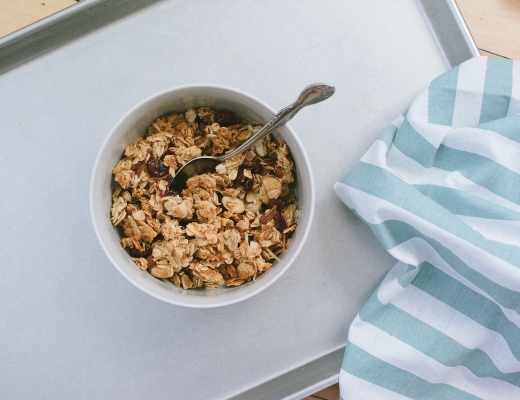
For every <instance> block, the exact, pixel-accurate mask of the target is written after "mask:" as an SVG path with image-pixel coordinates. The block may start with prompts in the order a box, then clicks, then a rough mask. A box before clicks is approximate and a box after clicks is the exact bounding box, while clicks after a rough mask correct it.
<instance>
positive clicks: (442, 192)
mask: <svg viewBox="0 0 520 400" xmlns="http://www.w3.org/2000/svg"><path fill="white" fill-rule="evenodd" d="M413 187H414V188H416V189H417V190H419V191H420V192H421V193H422V194H424V195H425V196H428V197H429V198H430V199H432V200H434V201H435V202H436V203H438V204H440V205H441V206H442V207H444V208H445V209H446V210H448V211H449V212H451V213H453V214H455V215H465V216H468V217H478V218H487V219H499V220H506V221H520V213H519V212H516V211H513V210H511V209H509V208H507V207H502V206H500V205H497V204H495V203H493V202H492V201H489V200H486V199H483V198H482V197H478V196H475V195H474V194H471V193H468V192H465V191H464V190H460V189H454V188H447V187H444V186H437V185H413Z"/></svg>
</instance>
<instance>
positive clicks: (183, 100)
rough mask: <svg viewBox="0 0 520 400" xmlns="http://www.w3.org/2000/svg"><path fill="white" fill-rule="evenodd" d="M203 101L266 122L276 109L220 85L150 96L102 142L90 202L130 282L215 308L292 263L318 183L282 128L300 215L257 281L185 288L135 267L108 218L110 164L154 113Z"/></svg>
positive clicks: (105, 242)
mask: <svg viewBox="0 0 520 400" xmlns="http://www.w3.org/2000/svg"><path fill="white" fill-rule="evenodd" d="M202 106H208V107H211V108H215V109H220V108H228V109H230V110H233V111H234V112H236V113H237V114H238V115H239V116H241V117H244V118H246V119H248V120H250V121H258V122H260V123H262V124H264V123H265V122H267V121H268V120H269V119H270V118H271V117H272V116H273V115H274V114H275V111H274V110H273V109H271V108H270V107H269V106H267V105H266V104H264V103H262V102H261V101H259V100H257V99H255V98H254V97H252V96H250V95H247V94H245V93H242V92H239V91H236V90H232V89H228V88H223V87H218V86H204V87H202V86H197V87H194V86H190V87H181V88H177V89H172V90H168V91H165V92H162V93H160V94H158V95H155V96H153V97H150V98H148V99H146V100H144V101H143V102H142V103H140V104H138V105H137V106H136V107H134V108H133V109H132V110H130V111H129V112H128V113H127V114H126V115H125V116H124V117H122V118H121V120H120V121H119V122H118V123H117V125H116V126H115V127H114V128H113V130H112V131H111V132H110V134H109V136H108V137H107V138H106V140H105V142H104V143H103V146H102V148H101V151H100V153H99V154H98V158H97V160H96V163H95V166H94V171H93V174H92V181H91V190H90V205H91V213H92V220H93V223H94V228H95V230H96V233H97V235H98V239H99V241H100V243H101V245H102V247H103V249H104V250H105V253H106V254H107V256H108V257H109V258H110V260H111V261H112V263H113V264H114V265H115V267H116V268H117V269H118V270H119V271H120V272H121V273H122V274H123V275H124V276H125V277H126V278H127V279H128V280H129V281H130V282H132V283H133V284H134V285H136V286H137V287H139V288H140V289H142V290H143V291H145V292H147V293H148V294H150V295H152V296H154V297H156V298H159V299H161V300H164V301H167V302H170V303H174V304H178V305H184V306H191V307H215V306H221V305H225V304H231V303H235V302H237V301H240V300H243V299H245V298H248V297H250V296H252V295H254V294H255V293H258V292H259V291H261V290H263V289H264V288H265V287H267V286H269V285H270V284H271V283H272V282H274V281H275V280H276V279H277V278H278V277H279V276H280V275H281V274H282V273H283V272H284V271H285V270H286V269H287V268H288V267H289V265H290V264H291V263H292V261H293V260H294V258H295V257H296V255H297V253H298V252H299V250H300V249H301V247H302V245H303V242H304V241H305V238H306V236H307V233H308V231H309V228H310V224H311V220H312V213H313V206H314V188H313V180H312V174H311V170H310V166H309V162H308V159H307V156H306V154H305V151H304V149H303V147H302V145H301V143H300V141H299V140H298V138H297V136H296V135H295V133H294V132H293V131H292V129H290V128H289V127H288V126H287V125H286V126H284V127H282V128H279V129H278V130H277V131H275V132H274V134H273V135H274V136H275V137H276V138H277V139H280V138H283V139H284V140H285V141H286V142H287V144H288V146H289V149H290V152H291V155H292V157H293V160H294V162H295V166H296V177H295V178H296V179H295V180H296V185H295V187H296V198H297V201H298V208H299V209H300V213H301V215H300V220H299V223H298V226H297V227H296V230H295V231H294V233H293V236H292V242H291V244H290V245H289V247H288V248H287V250H286V251H285V252H284V253H282V254H281V255H280V257H279V259H278V260H277V261H275V263H273V268H271V270H269V271H267V272H266V273H264V274H262V275H260V276H258V277H257V278H256V280H255V281H251V282H248V283H245V284H243V285H241V286H237V287H219V288H216V289H210V290H184V289H181V288H177V287H176V286H175V285H173V284H172V283H171V282H169V281H162V280H160V279H156V278H154V277H153V276H151V275H150V274H149V273H148V272H146V271H141V270H139V269H138V268H136V267H135V264H134V262H133V261H132V259H131V258H130V256H129V255H128V253H127V252H126V251H125V250H124V249H123V247H122V246H121V244H120V235H119V232H118V231H117V229H116V228H115V227H114V226H113V225H112V223H111V222H110V208H111V205H112V200H111V196H112V191H113V189H114V188H115V183H114V182H113V178H112V168H113V167H115V165H116V164H117V162H118V161H119V160H120V159H121V157H122V155H123V152H124V150H125V148H126V147H127V146H128V145H129V144H131V143H133V142H134V141H135V139H136V138H137V137H138V136H145V134H146V132H147V130H148V127H149V126H150V124H151V123H152V122H153V121H154V120H155V119H156V118H158V117H160V116H164V115H167V114H171V113H173V112H183V111H185V110H186V109H187V108H190V107H195V108H197V107H202Z"/></svg>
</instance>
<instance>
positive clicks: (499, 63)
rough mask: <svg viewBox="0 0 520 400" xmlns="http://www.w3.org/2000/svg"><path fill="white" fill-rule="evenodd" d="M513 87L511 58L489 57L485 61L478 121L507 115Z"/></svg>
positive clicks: (486, 120) (481, 121)
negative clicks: (484, 79)
mask: <svg viewBox="0 0 520 400" xmlns="http://www.w3.org/2000/svg"><path fill="white" fill-rule="evenodd" d="M512 88H513V60H505V59H498V58H493V57H490V58H488V61H487V70H486V81H485V83H484V96H483V97H482V107H481V110H480V123H481V124H483V123H486V122H489V121H493V120H496V119H499V118H504V117H506V116H507V111H508V110H509V103H510V101H511V93H512Z"/></svg>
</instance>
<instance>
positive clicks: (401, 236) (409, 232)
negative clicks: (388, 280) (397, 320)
mask: <svg viewBox="0 0 520 400" xmlns="http://www.w3.org/2000/svg"><path fill="white" fill-rule="evenodd" d="M352 212H353V213H354V214H355V215H356V216H357V217H358V218H359V219H361V220H362V221H363V222H365V223H366V224H367V225H368V226H369V227H370V229H372V231H373V232H374V234H375V235H376V237H377V239H378V240H379V241H380V242H381V244H382V245H383V247H384V248H385V249H386V250H390V249H392V248H394V247H395V246H398V245H400V244H401V243H404V242H406V241H408V240H410V239H413V238H419V239H422V240H424V241H425V242H427V243H428V244H429V245H430V246H431V247H432V248H433V249H434V250H435V251H436V252H437V254H438V255H439V256H440V257H441V258H442V259H443V260H444V261H445V262H446V263H447V264H448V265H449V266H450V267H451V268H452V269H453V270H454V271H455V272H457V273H458V274H459V275H461V276H463V277H464V278H466V279H467V280H468V281H470V282H471V283H473V285H475V286H476V287H478V288H479V289H482V290H483V291H484V292H486V293H487V294H488V295H489V296H491V298H492V299H493V300H495V301H496V302H497V303H498V304H500V305H501V306H502V307H505V308H509V309H511V310H514V311H515V312H516V313H518V314H520V293H518V292H516V291H514V290H511V289H508V288H505V287H503V286H501V285H499V284H497V283H495V282H493V281H491V280H490V279H488V278H486V277H485V276H484V275H482V274H481V273H479V272H477V271H475V270H474V269H472V268H470V267H469V266H468V265H467V264H466V263H464V262H463V261H462V260H461V259H460V258H458V257H457V256H456V255H455V254H454V253H453V252H452V251H451V250H449V249H448V248H446V247H444V246H443V245H442V244H440V243H439V242H437V241H435V240H433V239H432V238H429V237H428V236H424V235H423V234H422V233H421V232H419V231H418V230H417V229H415V228H414V227H413V226H411V225H409V224H407V223H406V222H402V221H397V220H391V221H385V222H382V223H380V224H370V223H368V222H367V221H365V220H364V219H363V218H362V217H361V216H360V215H359V214H358V213H357V212H356V210H352ZM403 283H404V282H403ZM402 286H406V285H405V284H402Z"/></svg>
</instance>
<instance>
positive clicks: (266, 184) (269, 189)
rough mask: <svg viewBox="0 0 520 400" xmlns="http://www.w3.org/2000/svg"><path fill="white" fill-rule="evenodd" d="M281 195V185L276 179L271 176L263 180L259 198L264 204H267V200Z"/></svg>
mask: <svg viewBox="0 0 520 400" xmlns="http://www.w3.org/2000/svg"><path fill="white" fill-rule="evenodd" d="M281 193H282V183H281V182H280V181H279V180H278V179H276V178H274V177H272V176H267V177H266V178H264V180H263V181H262V187H261V189H260V198H261V199H262V201H263V202H264V203H268V202H269V199H276V198H277V197H278V196H280V194H281Z"/></svg>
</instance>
